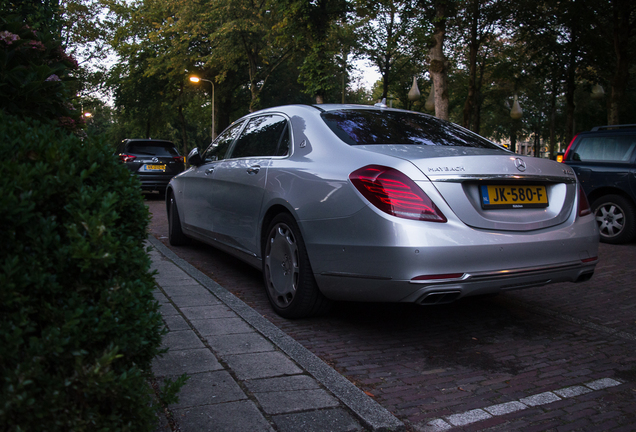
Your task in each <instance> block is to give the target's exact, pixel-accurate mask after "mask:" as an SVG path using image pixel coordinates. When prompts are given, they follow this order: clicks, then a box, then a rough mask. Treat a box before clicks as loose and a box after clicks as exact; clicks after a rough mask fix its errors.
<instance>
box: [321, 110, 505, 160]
mask: <svg viewBox="0 0 636 432" xmlns="http://www.w3.org/2000/svg"><path fill="white" fill-rule="evenodd" d="M322 118H323V120H324V121H325V123H326V124H327V125H328V126H329V128H330V129H331V130H332V131H333V132H334V133H335V134H336V135H337V136H338V137H339V138H340V139H341V140H342V141H344V142H345V143H347V144H349V145H369V144H412V145H431V146H453V147H476V148H486V149H498V150H501V147H499V146H497V145H496V144H494V143H492V142H490V141H488V140H486V139H485V138H482V137H480V136H479V135H477V134H474V133H472V132H470V131H467V130H465V129H463V128H460V127H458V126H456V125H454V124H452V123H450V122H443V121H440V120H438V119H435V118H432V117H428V116H423V115H420V114H416V113H406V112H395V111H382V110H340V111H329V112H325V113H323V114H322Z"/></svg>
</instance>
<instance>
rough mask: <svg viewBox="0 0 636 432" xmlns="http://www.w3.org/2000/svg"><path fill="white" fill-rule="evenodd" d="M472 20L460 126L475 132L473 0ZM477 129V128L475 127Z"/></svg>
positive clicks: (476, 48) (476, 42)
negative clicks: (465, 90) (466, 86)
mask: <svg viewBox="0 0 636 432" xmlns="http://www.w3.org/2000/svg"><path fill="white" fill-rule="evenodd" d="M472 6H473V11H472V22H471V26H470V44H469V53H468V95H467V96H466V102H465V103H464V120H463V122H462V126H464V127H465V128H467V129H470V130H472V131H473V132H476V129H475V123H474V118H473V115H474V113H475V105H476V96H477V90H476V87H477V82H476V81H477V51H479V38H478V33H477V30H478V23H479V1H478V0H473V5H472ZM477 129H478V128H477Z"/></svg>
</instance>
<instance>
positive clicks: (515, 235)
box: [166, 105, 599, 318]
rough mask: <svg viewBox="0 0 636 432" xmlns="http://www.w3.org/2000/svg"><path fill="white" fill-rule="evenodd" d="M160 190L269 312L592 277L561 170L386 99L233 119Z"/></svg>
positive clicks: (174, 221) (585, 220) (594, 234)
mask: <svg viewBox="0 0 636 432" xmlns="http://www.w3.org/2000/svg"><path fill="white" fill-rule="evenodd" d="M188 162H189V163H190V165H191V166H190V168H189V169H188V170H187V171H185V172H183V173H182V174H179V175H178V176H176V177H174V178H173V179H172V181H171V182H170V185H169V187H168V190H167V193H166V207H167V211H168V218H169V226H170V243H171V244H172V245H181V244H184V243H185V242H187V241H188V240H189V239H190V238H193V239H197V240H199V241H202V242H205V243H208V244H210V245H213V246H215V247H217V248H220V249H222V250H224V251H227V252H229V253H231V254H233V255H235V256H237V257H239V258H241V259H243V260H245V261H246V262H248V263H249V264H251V265H253V266H255V267H257V268H259V269H261V270H262V271H263V277H264V283H265V287H266V292H267V295H268V297H269V300H270V302H271V304H272V307H273V308H274V310H275V311H276V312H277V313H278V314H280V315H281V316H283V317H288V318H295V317H304V316H310V315H314V314H319V313H323V312H324V311H325V310H326V309H327V308H328V306H329V304H330V302H331V301H333V300H339V301H342V300H355V301H373V302H413V303H417V304H422V305H430V304H439V303H448V302H451V301H454V300H457V299H459V298H462V297H467V296H473V295H480V294H489V293H499V292H502V291H507V290H514V289H520V288H529V287H536V286H541V285H546V284H549V283H556V282H566V281H570V282H580V281H585V280H588V279H589V278H590V277H591V276H592V274H593V272H594V267H595V266H596V264H597V262H598V255H597V249H598V238H599V236H598V230H597V227H596V221H595V220H594V216H593V215H592V214H591V213H590V208H589V205H588V203H587V200H586V198H585V195H584V194H583V193H582V192H581V189H580V187H579V184H578V182H577V179H576V176H575V175H574V172H573V171H572V169H571V168H570V167H568V166H565V165H562V164H559V163H557V162H554V161H550V160H546V159H539V158H534V157H527V156H520V155H517V154H514V153H511V152H510V151H507V150H506V149H504V148H502V147H500V146H498V145H496V144H494V143H492V142H490V141H488V140H486V139H484V138H482V137H480V136H478V135H476V134H474V133H472V132H470V131H467V130H465V129H463V128H461V127H458V126H456V125H454V124H452V123H448V122H444V121H440V120H438V119H436V118H434V117H431V116H428V115H424V114H420V113H415V112H409V111H401V110H395V109H388V108H386V107H384V106H381V107H371V106H354V105H320V106H301V105H294V106H283V107H277V108H270V109H266V110H262V111H259V112H256V113H252V114H250V115H247V116H245V117H243V118H241V119H239V120H237V121H235V122H234V123H233V124H232V125H231V126H230V127H228V128H227V129H226V130H225V131H224V132H223V133H222V134H220V135H219V137H218V138H217V139H216V140H215V141H214V142H213V143H212V144H211V145H210V146H209V147H208V148H207V149H205V150H204V151H198V150H197V149H195V150H193V151H192V153H190V155H189V157H188Z"/></svg>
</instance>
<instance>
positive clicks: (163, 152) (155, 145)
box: [127, 141, 179, 156]
mask: <svg viewBox="0 0 636 432" xmlns="http://www.w3.org/2000/svg"><path fill="white" fill-rule="evenodd" d="M127 151H128V153H132V154H137V155H148V156H179V152H178V151H177V149H176V148H175V147H174V144H173V143H171V142H148V141H133V142H131V143H128V150H127Z"/></svg>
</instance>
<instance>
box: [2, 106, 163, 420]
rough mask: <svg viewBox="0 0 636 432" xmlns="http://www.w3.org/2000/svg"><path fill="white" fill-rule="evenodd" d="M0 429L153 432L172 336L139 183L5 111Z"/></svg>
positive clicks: (79, 145)
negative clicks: (161, 364)
mask: <svg viewBox="0 0 636 432" xmlns="http://www.w3.org/2000/svg"><path fill="white" fill-rule="evenodd" d="M0 173H1V174H0V230H1V234H0V243H1V246H0V267H1V268H0V380H1V382H0V386H1V387H0V425H2V427H1V429H2V430H9V431H35V430H37V431H83V430H90V431H91V432H94V431H106V430H130V431H143V430H152V427H153V422H154V417H155V414H154V409H155V408H154V407H153V402H152V400H153V398H152V394H151V392H150V391H149V386H148V383H147V380H148V371H149V370H150V364H151V361H152V359H153V358H154V357H155V356H156V355H157V353H158V350H159V345H160V343H161V336H162V334H163V333H164V332H165V330H164V326H163V323H162V321H161V316H160V314H159V312H158V307H159V306H158V304H157V303H156V301H154V299H153V297H152V290H153V287H154V280H153V276H152V274H151V273H150V272H149V266H150V260H149V258H148V256H147V254H146V251H145V249H144V245H143V242H144V240H145V238H146V227H147V224H148V219H149V216H148V210H147V208H146V207H145V205H144V202H143V197H142V194H141V191H140V187H139V183H138V180H137V179H136V178H135V177H131V176H130V174H129V172H128V170H126V169H125V168H124V167H123V166H121V165H120V164H119V163H118V162H117V161H116V160H115V159H114V158H113V156H112V154H111V153H110V152H109V151H108V150H107V146H106V145H105V144H104V143H103V142H99V140H95V141H93V140H86V141H83V142H82V141H81V140H80V139H79V138H77V137H75V136H71V135H68V134H66V133H64V132H62V131H61V130H60V129H59V128H55V127H53V126H48V125H42V124H40V123H38V122H37V121H22V120H18V119H16V118H14V117H8V116H6V115H4V114H2V112H0Z"/></svg>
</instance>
